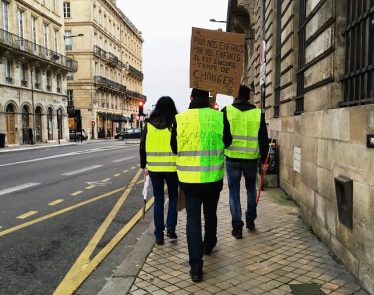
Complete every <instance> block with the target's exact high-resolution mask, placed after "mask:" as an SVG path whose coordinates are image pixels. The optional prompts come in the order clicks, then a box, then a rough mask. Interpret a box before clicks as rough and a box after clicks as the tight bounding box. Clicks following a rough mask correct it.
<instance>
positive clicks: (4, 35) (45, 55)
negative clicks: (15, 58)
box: [0, 29, 78, 72]
mask: <svg viewBox="0 0 374 295" xmlns="http://www.w3.org/2000/svg"><path fill="white" fill-rule="evenodd" d="M0 47H10V48H11V49H14V50H18V51H21V52H24V53H26V54H28V55H30V56H31V57H33V58H38V59H43V60H46V61H48V62H50V63H53V64H56V65H59V66H62V67H65V68H67V69H68V70H69V71H74V72H75V71H77V70H78V62H77V61H75V60H73V59H71V58H68V57H66V56H64V55H62V54H59V53H57V52H55V51H52V50H49V49H48V48H45V47H43V46H40V45H38V44H36V43H34V42H31V41H28V40H26V39H24V38H21V37H20V36H17V35H15V34H12V33H9V32H8V31H4V30H3V29H0Z"/></svg>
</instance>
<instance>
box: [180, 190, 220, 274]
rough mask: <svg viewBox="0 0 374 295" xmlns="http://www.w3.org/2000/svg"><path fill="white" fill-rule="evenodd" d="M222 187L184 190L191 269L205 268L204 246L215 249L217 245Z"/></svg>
mask: <svg viewBox="0 0 374 295" xmlns="http://www.w3.org/2000/svg"><path fill="white" fill-rule="evenodd" d="M221 189H222V186H219V187H218V186H217V188H207V189H204V187H202V189H201V190H199V191H189V190H188V189H186V190H184V193H185V198H186V199H185V203H186V212H187V225H186V230H187V244H188V254H189V264H190V266H191V268H194V267H197V268H201V267H202V266H203V250H204V244H206V245H207V246H208V247H209V246H211V247H214V246H215V245H216V243H217V205H218V200H219V194H220V192H221ZM201 205H203V213H204V221H205V222H204V243H203V240H202V233H201Z"/></svg>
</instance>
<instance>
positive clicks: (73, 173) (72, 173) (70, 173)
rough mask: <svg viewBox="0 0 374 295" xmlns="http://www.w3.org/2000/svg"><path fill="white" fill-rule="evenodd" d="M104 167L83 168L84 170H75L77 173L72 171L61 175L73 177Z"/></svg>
mask: <svg viewBox="0 0 374 295" xmlns="http://www.w3.org/2000/svg"><path fill="white" fill-rule="evenodd" d="M103 166H104V165H94V166H90V167H86V168H82V169H79V170H75V171H71V172H66V173H63V174H61V175H64V176H71V175H75V174H79V173H82V172H86V171H89V170H93V169H97V168H100V167H103Z"/></svg>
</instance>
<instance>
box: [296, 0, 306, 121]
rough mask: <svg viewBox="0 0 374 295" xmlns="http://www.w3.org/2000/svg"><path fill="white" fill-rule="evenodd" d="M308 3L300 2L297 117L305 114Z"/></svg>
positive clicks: (303, 0)
mask: <svg viewBox="0 0 374 295" xmlns="http://www.w3.org/2000/svg"><path fill="white" fill-rule="evenodd" d="M306 1H307V0H300V11H299V13H300V15H299V19H300V21H299V26H300V29H299V56H298V70H297V89H296V98H295V100H296V111H295V115H300V114H302V113H303V112H304V94H305V87H304V73H305V49H306V42H305V41H306V32H305V28H306V24H307V18H306Z"/></svg>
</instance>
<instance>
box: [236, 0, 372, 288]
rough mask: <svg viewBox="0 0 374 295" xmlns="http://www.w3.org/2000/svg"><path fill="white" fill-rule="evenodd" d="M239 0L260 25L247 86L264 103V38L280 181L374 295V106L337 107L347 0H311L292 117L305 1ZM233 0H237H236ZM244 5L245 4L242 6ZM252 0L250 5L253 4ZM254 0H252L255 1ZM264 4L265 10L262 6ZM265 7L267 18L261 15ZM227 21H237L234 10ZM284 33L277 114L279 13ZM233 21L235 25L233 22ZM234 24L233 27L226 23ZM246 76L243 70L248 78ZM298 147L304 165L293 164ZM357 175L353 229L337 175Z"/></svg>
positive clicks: (309, 221)
mask: <svg viewBox="0 0 374 295" xmlns="http://www.w3.org/2000/svg"><path fill="white" fill-rule="evenodd" d="M277 1H278V0H265V1H256V2H254V1H240V3H241V6H242V7H251V9H248V15H249V16H250V18H251V27H253V28H255V37H256V42H255V48H254V51H253V54H252V56H250V57H249V60H250V61H251V62H252V64H251V65H249V66H248V67H247V68H248V69H250V70H253V73H250V74H247V76H248V77H249V78H248V79H247V80H246V81H247V83H248V84H251V83H252V84H253V85H254V86H255V95H254V101H255V103H260V98H261V93H260V85H259V75H260V64H259V52H260V43H261V40H262V39H263V38H264V39H265V40H266V43H267V51H266V62H267V66H266V82H265V85H266V89H265V93H266V101H265V105H266V118H267V122H269V124H270V130H269V134H270V136H274V137H275V138H276V139H277V144H278V148H279V152H280V166H279V168H280V173H279V174H280V186H281V187H282V188H283V189H284V190H285V191H286V192H287V193H288V194H289V195H290V196H292V197H293V198H294V200H295V201H296V202H297V203H298V204H299V206H300V208H301V211H302V214H303V218H304V220H305V221H306V223H307V224H309V225H310V226H311V228H312V229H313V231H314V232H315V233H316V234H317V235H318V236H319V237H320V238H321V239H322V240H323V241H324V242H325V243H326V244H327V245H329V247H330V248H331V249H332V251H333V252H334V253H335V254H336V255H337V257H338V258H339V259H341V260H342V262H343V263H344V264H345V265H346V266H347V267H348V268H349V269H350V270H351V271H352V273H353V274H354V275H355V276H356V277H357V278H358V279H359V280H360V281H361V282H362V283H363V285H364V286H365V288H366V289H367V290H368V291H369V292H371V293H374V246H373V245H374V210H373V209H374V149H369V148H367V147H366V135H367V134H373V133H374V105H373V104H368V105H362V106H355V107H349V108H348V107H346V108H339V102H341V101H342V100H343V89H342V84H341V81H340V79H341V77H342V75H343V74H344V54H345V39H344V34H343V32H344V30H345V27H346V21H345V17H346V7H345V2H346V1H338V0H306V3H305V4H306V19H307V21H306V26H305V28H306V29H305V33H306V34H305V66H304V67H303V68H302V69H301V70H302V72H303V73H304V84H303V85H302V86H303V90H304V94H303V99H304V108H303V111H302V112H301V114H300V115H297V116H296V115H295V111H296V102H295V98H296V96H297V87H298V85H297V73H298V71H300V69H299V67H298V61H299V54H301V53H300V52H302V51H301V50H300V48H299V34H298V31H299V29H300V23H299V21H300V18H299V15H300V5H301V4H302V1H296V0H283V1H281V3H280V7H281V10H280V11H278V10H277V8H278V7H279V6H278V5H277ZM232 2H235V1H232ZM244 2H246V3H247V5H246V4H245V3H244ZM250 3H251V4H252V6H251V5H250ZM253 4H254V5H253ZM262 5H264V7H262ZM263 9H264V11H265V16H263ZM231 11H232V12H233V13H232V15H230V16H229V17H230V18H235V10H233V9H231ZM278 15H279V16H280V17H281V21H280V23H281V25H280V28H281V32H280V34H281V35H280V36H281V38H280V42H281V43H280V53H281V56H280V84H279V85H280V103H279V117H274V109H273V107H274V104H275V95H274V93H275V87H276V85H275V83H274V81H275V57H276V55H275V48H276V44H275V42H276V41H277V38H276V34H277V30H278V28H277V19H276V18H277V16H278ZM229 23H230V22H229ZM229 29H230V28H229ZM245 75H246V73H244V76H245ZM298 151H300V155H301V159H300V162H297V161H295V160H296V157H297V156H298ZM339 175H344V176H345V177H347V178H349V179H352V180H353V228H352V229H350V228H349V227H347V226H346V225H344V224H343V223H342V222H341V221H340V220H339V215H338V205H337V197H336V192H335V181H334V178H335V177H337V176H339Z"/></svg>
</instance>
